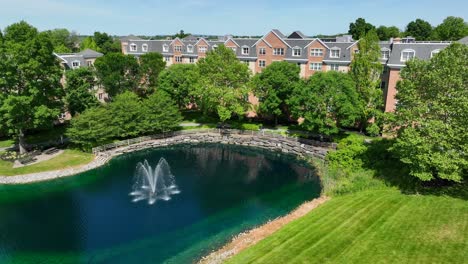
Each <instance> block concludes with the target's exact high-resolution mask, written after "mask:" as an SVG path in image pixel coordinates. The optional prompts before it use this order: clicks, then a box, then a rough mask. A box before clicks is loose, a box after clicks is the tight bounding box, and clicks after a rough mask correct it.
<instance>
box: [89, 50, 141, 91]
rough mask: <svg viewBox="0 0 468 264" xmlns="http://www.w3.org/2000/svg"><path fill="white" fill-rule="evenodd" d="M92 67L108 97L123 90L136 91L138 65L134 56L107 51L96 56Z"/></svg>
mask: <svg viewBox="0 0 468 264" xmlns="http://www.w3.org/2000/svg"><path fill="white" fill-rule="evenodd" d="M94 67H95V68H96V75H97V77H98V79H99V81H100V83H101V84H102V85H103V86H104V89H105V90H106V92H107V93H108V94H109V96H110V97H113V96H116V95H117V94H119V93H122V92H124V91H129V90H131V91H136V89H137V86H138V81H139V80H138V76H139V74H138V70H139V66H138V62H137V60H136V58H135V57H133V56H130V55H123V54H121V53H109V54H106V55H104V56H102V57H99V58H97V59H96V61H95V63H94Z"/></svg>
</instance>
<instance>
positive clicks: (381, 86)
mask: <svg viewBox="0 0 468 264" xmlns="http://www.w3.org/2000/svg"><path fill="white" fill-rule="evenodd" d="M386 85H387V84H386V83H385V81H382V82H381V83H380V88H382V89H385V86H386Z"/></svg>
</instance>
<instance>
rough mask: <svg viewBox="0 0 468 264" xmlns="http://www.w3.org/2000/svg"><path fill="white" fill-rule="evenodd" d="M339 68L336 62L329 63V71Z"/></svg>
mask: <svg viewBox="0 0 468 264" xmlns="http://www.w3.org/2000/svg"><path fill="white" fill-rule="evenodd" d="M339 69H340V65H338V64H330V70H331V71H338V70H339Z"/></svg>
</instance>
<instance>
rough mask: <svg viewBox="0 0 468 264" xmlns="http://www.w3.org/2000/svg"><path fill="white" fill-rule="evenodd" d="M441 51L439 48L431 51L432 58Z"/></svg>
mask: <svg viewBox="0 0 468 264" xmlns="http://www.w3.org/2000/svg"><path fill="white" fill-rule="evenodd" d="M439 52H440V50H439V49H436V50H433V51H431V58H432V57H434V56H435V55H437V54H439Z"/></svg>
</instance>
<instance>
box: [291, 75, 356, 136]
mask: <svg viewBox="0 0 468 264" xmlns="http://www.w3.org/2000/svg"><path fill="white" fill-rule="evenodd" d="M355 87H356V85H355V83H354V81H353V79H352V78H351V76H350V75H348V74H346V73H341V72H335V71H331V72H323V73H322V72H319V73H316V74H314V75H312V77H311V78H310V79H309V80H305V81H303V82H302V83H301V84H300V85H296V88H295V89H294V92H293V94H292V96H291V98H290V100H289V103H290V104H291V107H292V113H293V116H294V117H295V118H303V119H304V120H303V122H302V124H301V126H303V127H304V128H306V129H307V130H311V131H316V132H319V133H321V134H325V135H333V134H336V133H338V132H339V127H350V126H353V125H354V124H355V123H356V121H357V120H359V118H360V114H361V109H359V107H360V106H359V104H356V102H357V101H359V97H358V94H357V92H356V88H355Z"/></svg>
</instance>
